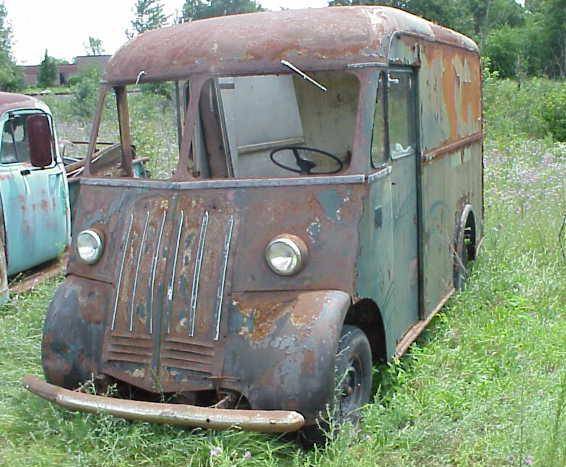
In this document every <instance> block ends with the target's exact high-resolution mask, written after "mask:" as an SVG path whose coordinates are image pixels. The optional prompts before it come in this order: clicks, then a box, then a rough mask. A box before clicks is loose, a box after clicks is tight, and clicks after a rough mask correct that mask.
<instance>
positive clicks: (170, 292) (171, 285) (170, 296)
mask: <svg viewBox="0 0 566 467" xmlns="http://www.w3.org/2000/svg"><path fill="white" fill-rule="evenodd" d="M184 220H185V211H181V218H180V219H179V228H178V231H177V243H176V244H175V254H174V255H173V271H172V274H171V280H170V281H169V287H168V288H167V299H168V300H169V301H170V302H171V301H172V300H173V293H174V292H175V278H176V274H177V257H178V256H179V245H180V243H181V233H182V232H183V222H184Z"/></svg>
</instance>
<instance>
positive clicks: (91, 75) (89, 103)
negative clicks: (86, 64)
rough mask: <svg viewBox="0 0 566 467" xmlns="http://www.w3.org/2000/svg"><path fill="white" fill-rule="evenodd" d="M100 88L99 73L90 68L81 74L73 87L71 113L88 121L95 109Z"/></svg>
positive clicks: (95, 69)
mask: <svg viewBox="0 0 566 467" xmlns="http://www.w3.org/2000/svg"><path fill="white" fill-rule="evenodd" d="M99 86H100V71H99V70H98V69H97V68H91V69H89V70H86V71H84V72H82V73H81V74H80V75H79V76H78V79H77V81H76V84H75V85H74V86H73V97H72V100H71V106H72V108H73V113H74V114H75V115H76V116H77V117H79V118H82V119H84V120H90V119H91V118H92V116H93V115H94V110H95V108H96V99H97V97H98V89H99Z"/></svg>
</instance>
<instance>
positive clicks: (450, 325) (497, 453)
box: [0, 83, 566, 467]
mask: <svg viewBox="0 0 566 467" xmlns="http://www.w3.org/2000/svg"><path fill="white" fill-rule="evenodd" d="M488 85H493V86H497V84H493V83H488ZM505 86H507V84H506V85H505ZM491 92H496V90H495V91H493V90H492V91H491ZM489 98H490V96H488V99H489ZM491 110H492V109H489V108H488V109H487V112H486V115H487V116H488V134H489V136H490V137H489V139H488V141H487V144H486V164H487V165H486V173H485V179H486V187H485V189H486V232H485V234H486V235H485V241H484V244H483V249H482V252H481V256H480V258H479V259H478V261H477V263H476V265H475V267H474V269H473V273H472V276H471V278H470V280H469V282H468V287H467V289H466V290H465V291H464V292H462V293H460V294H458V295H457V296H455V297H454V298H453V299H451V300H450V302H449V303H448V306H447V307H446V308H445V309H444V311H443V312H442V313H440V314H439V315H438V316H437V317H436V318H435V319H434V320H433V322H432V323H431V326H429V328H428V329H427V330H426V331H425V333H424V334H423V335H422V336H421V338H420V339H419V341H418V342H417V344H416V345H414V346H413V347H412V348H411V350H410V352H409V354H408V355H406V356H405V357H404V358H402V359H401V360H400V361H395V362H392V363H391V364H390V365H388V366H383V367H381V368H379V369H376V383H377V394H376V397H375V401H374V403H373V404H371V405H370V406H369V407H367V409H366V410H365V418H364V421H363V423H362V425H361V426H360V427H359V428H358V429H356V430H354V429H346V430H344V431H343V432H342V433H341V434H340V435H338V436H337V437H336V439H333V440H331V442H330V443H329V444H328V446H327V447H326V448H325V449H318V450H316V449H315V450H313V451H310V452H304V451H302V450H301V449H299V447H298V446H297V445H296V444H295V443H293V442H292V441H291V440H288V439H284V438H281V437H274V436H270V435H262V434H249V433H242V432H238V431H234V430H233V431H227V432H210V431H203V430H194V431H190V430H183V429H178V428H173V427H168V426H155V425H149V424H144V423H129V422H126V421H123V420H119V419H114V418H112V417H106V416H92V415H85V414H73V413H69V412H64V411H61V410H59V409H56V408H55V407H53V406H52V405H50V404H48V403H47V402H45V401H43V400H40V399H38V398H35V397H32V396H31V395H29V394H27V393H25V391H23V390H22V388H21V387H20V380H21V377H22V376H23V375H24V374H25V373H28V372H30V373H35V374H40V373H41V368H40V338H41V326H42V320H43V316H44V313H45V308H46V306H47V303H48V301H49V299H50V297H51V296H52V294H53V289H54V288H55V286H56V285H57V283H58V280H54V281H50V282H48V283H45V284H43V285H41V287H39V288H38V289H36V290H35V291H33V292H31V293H28V294H23V295H20V296H17V297H14V298H13V299H12V300H11V302H10V303H8V304H7V305H5V306H3V307H0V375H1V382H0V463H1V464H3V465H9V466H12V465H62V466H66V465H69V466H70V465H73V466H75V465H101V466H104V465H118V466H129V465H203V466H206V465H214V466H229V465H230V466H231V465H246V466H247V465H250V466H252V465H262V466H263V465H290V466H314V465H324V466H340V467H342V466H350V465H356V466H366V465H367V466H373V465H388V466H412V465H414V466H417V465H419V466H420V465H464V466H465V465H512V466H522V465H540V466H545V467H546V466H563V465H566V443H564V440H565V439H566V365H565V362H566V319H565V318H566V317H565V316H564V314H565V308H566V256H565V255H566V251H565V250H566V244H565V242H566V239H565V238H564V235H566V234H564V232H563V235H562V237H560V232H561V226H562V222H563V220H564V216H565V215H566V193H565V182H564V173H566V170H565V169H566V145H565V144H564V143H562V144H560V143H554V142H553V141H552V140H550V139H548V138H541V139H537V140H534V139H529V138H528V135H524V134H521V135H519V136H517V135H514V134H509V133H507V134H506V135H505V132H504V131H501V129H500V128H498V125H499V124H500V123H499V121H498V120H497V118H492V115H493V114H495V112H491ZM498 118H499V117H498ZM501 124H505V125H508V124H509V122H501ZM503 135H505V136H503Z"/></svg>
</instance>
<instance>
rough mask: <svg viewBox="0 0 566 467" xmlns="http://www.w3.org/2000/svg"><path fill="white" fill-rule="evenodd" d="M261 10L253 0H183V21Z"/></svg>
mask: <svg viewBox="0 0 566 467" xmlns="http://www.w3.org/2000/svg"><path fill="white" fill-rule="evenodd" d="M256 11H262V8H261V5H259V4H258V3H257V2H256V1H255V0H185V3H184V5H183V10H182V15H183V17H182V20H183V21H193V20H196V19H203V18H212V17H215V16H228V15H236V14H239V13H254V12H256Z"/></svg>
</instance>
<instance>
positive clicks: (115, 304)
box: [110, 214, 134, 331]
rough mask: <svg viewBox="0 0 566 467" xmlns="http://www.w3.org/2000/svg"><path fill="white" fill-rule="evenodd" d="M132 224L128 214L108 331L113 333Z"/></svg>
mask: <svg viewBox="0 0 566 467" xmlns="http://www.w3.org/2000/svg"><path fill="white" fill-rule="evenodd" d="M133 224H134V215H133V214H130V226H129V227H128V232H127V233H126V240H125V243H124V251H123V253H122V262H121V263H120V271H119V272H118V283H117V284H116V297H115V298H114V310H113V311H112V326H111V327H110V329H111V330H112V331H114V329H115V328H116V311H117V310H118V300H119V299H120V287H121V285H122V274H123V273H124V262H125V261H126V253H127V252H128V245H129V243H130V234H131V233H132V225H133Z"/></svg>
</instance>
